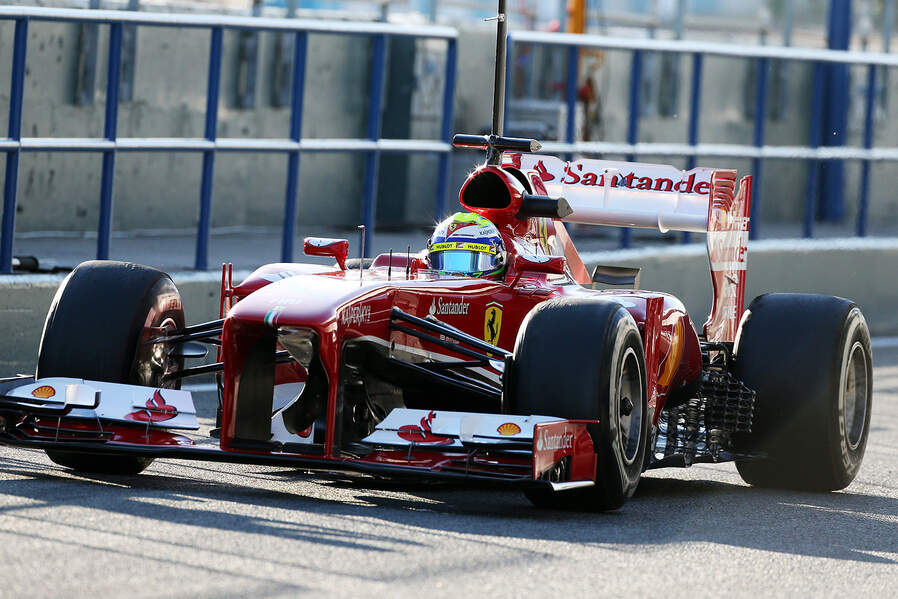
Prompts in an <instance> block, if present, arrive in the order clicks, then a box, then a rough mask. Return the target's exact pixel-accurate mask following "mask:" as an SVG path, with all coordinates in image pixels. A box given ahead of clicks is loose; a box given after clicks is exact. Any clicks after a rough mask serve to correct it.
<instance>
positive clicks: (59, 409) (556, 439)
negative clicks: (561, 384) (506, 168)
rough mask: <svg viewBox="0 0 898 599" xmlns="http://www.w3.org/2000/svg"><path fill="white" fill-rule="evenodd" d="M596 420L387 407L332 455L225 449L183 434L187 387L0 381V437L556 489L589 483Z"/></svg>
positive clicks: (189, 415)
mask: <svg viewBox="0 0 898 599" xmlns="http://www.w3.org/2000/svg"><path fill="white" fill-rule="evenodd" d="M51 393H52V395H51ZM48 395H49V397H41V396H48ZM597 424H598V422H597V421H583V420H580V421H575V420H564V419H559V418H553V417H547V416H514V415H507V414H476V413H466V412H445V411H439V412H435V411H427V410H411V409H395V410H393V411H392V412H390V414H389V415H388V416H387V417H386V418H385V419H384V420H383V421H382V422H381V423H379V424H378V426H377V428H376V430H375V431H373V432H372V433H371V434H370V435H369V436H368V437H366V438H364V439H363V440H362V441H361V442H360V443H353V444H352V447H351V449H350V450H346V451H343V452H341V453H336V454H335V455H320V454H310V453H297V452H299V451H304V449H303V448H302V446H297V445H295V444H290V445H289V446H278V445H277V444H274V449H272V450H267V451H248V450H247V451H244V450H228V451H225V450H222V449H221V448H220V447H217V446H214V445H211V444H209V443H203V442H202V441H201V440H199V439H195V438H193V437H190V436H187V435H185V434H183V433H184V431H185V429H196V428H198V426H199V425H198V422H197V420H196V411H195V409H194V407H193V400H192V397H191V396H190V393H189V392H187V391H176V390H170V389H155V388H151V387H140V386H136V385H120V384H110V383H102V382H93V381H82V380H80V379H42V380H37V381H35V380H34V379H31V378H22V379H14V380H11V381H10V380H8V381H5V382H4V381H0V444H4V445H10V446H17V447H28V448H34V449H44V450H46V449H51V450H57V451H60V450H61V451H72V452H78V453H91V454H96V455H98V456H99V455H133V456H141V457H152V458H172V459H190V460H206V461H213V462H229V463H248V464H264V465H279V466H293V467H297V468H303V469H310V470H330V471H357V472H364V473H370V474H378V475H388V476H397V477H413V478H425V479H442V480H447V479H450V480H453V479H454V480H458V479H461V480H463V481H468V482H473V483H485V484H495V485H516V486H524V487H548V488H551V489H552V490H555V491H563V490H568V489H574V488H580V487H589V486H593V485H594V484H595V473H596V451H595V447H594V444H593V433H591V429H592V430H594V427H595V426H596V425H597ZM308 449H309V450H311V449H312V448H311V447H309V448H308Z"/></svg>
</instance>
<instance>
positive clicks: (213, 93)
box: [194, 27, 223, 270]
mask: <svg viewBox="0 0 898 599" xmlns="http://www.w3.org/2000/svg"><path fill="white" fill-rule="evenodd" d="M222 35H223V31H222V28H221V27H213V28H212V30H211V39H210V40H209V75H208V81H207V87H206V131H205V133H206V140H207V141H210V142H213V143H214V142H215V138H216V135H217V132H218V93H219V90H220V88H221V38H222ZM214 177H215V149H214V148H212V149H210V150H204V151H203V175H202V182H201V183H200V216H199V222H198V223H197V230H196V260H195V262H194V268H196V270H206V269H207V268H208V266H209V231H210V229H211V228H212V183H213V179H214Z"/></svg>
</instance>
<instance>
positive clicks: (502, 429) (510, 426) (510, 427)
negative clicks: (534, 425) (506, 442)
mask: <svg viewBox="0 0 898 599" xmlns="http://www.w3.org/2000/svg"><path fill="white" fill-rule="evenodd" d="M496 432H497V433H499V434H500V435H505V436H509V435H517V434H518V433H519V432H521V427H519V426H518V425H517V424H515V423H514V422H506V423H505V424H500V425H499V428H497V429H496Z"/></svg>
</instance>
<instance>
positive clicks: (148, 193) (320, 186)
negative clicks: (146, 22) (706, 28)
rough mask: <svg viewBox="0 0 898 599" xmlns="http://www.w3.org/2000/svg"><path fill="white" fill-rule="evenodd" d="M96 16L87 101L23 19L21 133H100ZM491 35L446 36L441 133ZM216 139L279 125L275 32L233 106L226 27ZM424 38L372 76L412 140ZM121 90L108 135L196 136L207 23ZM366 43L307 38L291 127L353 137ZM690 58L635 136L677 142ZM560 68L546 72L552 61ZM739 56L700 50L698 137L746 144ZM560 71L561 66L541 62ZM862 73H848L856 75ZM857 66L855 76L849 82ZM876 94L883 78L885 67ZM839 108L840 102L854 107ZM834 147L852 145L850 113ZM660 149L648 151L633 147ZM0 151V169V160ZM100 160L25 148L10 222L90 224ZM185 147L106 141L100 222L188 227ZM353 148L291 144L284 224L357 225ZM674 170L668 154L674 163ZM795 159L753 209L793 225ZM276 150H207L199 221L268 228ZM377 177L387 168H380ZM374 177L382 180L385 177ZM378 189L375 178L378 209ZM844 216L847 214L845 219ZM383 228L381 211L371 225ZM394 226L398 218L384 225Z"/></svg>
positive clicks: (890, 198) (32, 227)
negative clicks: (294, 150)
mask: <svg viewBox="0 0 898 599" xmlns="http://www.w3.org/2000/svg"><path fill="white" fill-rule="evenodd" d="M12 31H13V28H12V25H11V23H9V22H3V23H0V56H3V57H9V56H10V55H11V45H12ZM107 35H108V33H107V30H106V29H105V28H100V44H99V46H100V47H99V59H98V64H97V78H98V81H97V91H96V95H95V103H94V104H93V105H92V106H76V105H74V104H73V103H72V98H73V95H74V73H75V67H76V59H77V48H78V43H77V40H78V27H77V26H75V25H66V24H54V23H40V22H34V23H32V24H31V27H30V30H29V40H28V43H29V54H28V64H27V69H28V79H27V85H26V91H25V101H26V106H25V112H24V122H23V133H24V135H25V136H59V137H72V136H92V137H100V136H102V132H103V115H104V108H105V107H104V90H105V81H104V79H105V50H106V37H107ZM494 41H495V37H494V34H493V33H492V32H491V31H490V30H489V29H488V28H481V29H478V30H475V31H462V32H460V39H459V76H458V85H457V90H456V107H455V115H456V118H455V123H454V124H455V130H456V131H458V132H477V131H479V130H480V129H481V128H482V127H483V126H484V125H487V124H488V123H489V121H490V111H491V107H492V60H491V57H492V55H493V44H494ZM224 43H225V56H224V60H223V68H222V75H223V80H222V101H221V105H220V122H219V131H218V133H219V136H221V137H284V136H286V134H287V128H288V124H289V110H288V109H286V108H276V107H273V106H272V105H271V102H270V96H271V86H270V83H271V78H272V67H271V65H272V59H273V56H274V47H275V35H274V34H262V38H261V44H260V54H259V58H260V61H259V65H260V68H259V77H260V78H259V81H258V84H257V91H256V106H257V107H256V108H254V109H251V110H244V109H239V108H237V107H235V87H236V83H235V76H236V75H235V74H236V65H237V34H236V33H233V32H230V33H227V34H226V35H225V40H224ZM444 47H445V46H444V45H443V44H441V43H440V42H419V43H418V44H417V45H416V57H415V59H416V69H415V81H413V82H409V81H399V82H388V84H389V85H409V84H412V85H414V86H415V92H414V94H415V96H414V99H413V101H412V109H411V114H410V115H409V116H408V118H410V119H411V126H410V130H411V132H412V136H414V137H417V138H434V137H435V136H437V135H438V130H439V119H440V115H439V100H440V99H441V92H442V88H441V85H442V75H441V74H442V66H443V63H442V60H443V56H444V53H445V50H444ZM137 48H138V53H137V63H136V79H135V89H134V100H133V101H131V102H123V103H122V104H121V106H120V117H119V135H120V136H123V137H124V136H148V137H150V136H174V137H177V136H185V137H201V136H202V135H203V127H204V110H205V104H204V96H205V88H206V68H207V62H208V33H206V32H202V31H197V30H177V29H166V28H141V29H139V32H138V41H137ZM369 48H370V40H368V39H366V38H363V37H358V38H344V37H338V36H322V35H313V36H311V37H310V45H309V57H308V69H307V72H308V76H307V83H306V92H305V111H304V120H303V136H305V137H319V138H320V137H361V136H363V135H364V132H365V126H366V122H367V112H368V111H367V105H368V83H369V73H370V56H369V54H370V52H369ZM690 65H691V61H688V60H683V61H682V64H681V77H680V79H681V82H682V84H681V85H680V87H679V91H678V94H679V106H680V111H679V113H678V114H677V115H676V116H674V117H660V116H648V117H645V118H644V119H642V122H641V126H640V140H641V141H683V140H684V139H685V138H686V130H687V121H688V118H687V114H686V110H685V109H686V107H687V106H688V93H689V89H688V87H689V86H688V84H687V82H688V80H689V76H690V68H691V66H690ZM794 67H795V68H793V69H792V70H790V76H789V78H788V79H787V81H786V84H787V90H786V95H787V97H788V98H790V100H789V111H788V112H787V113H786V114H785V115H784V117H783V118H782V119H780V120H777V121H771V122H770V123H768V143H771V144H796V145H803V144H804V143H806V139H807V125H806V121H807V118H806V113H807V96H808V93H809V89H808V88H809V70H808V68H807V67H804V66H802V65H794ZM629 68H630V62H629V56H627V55H626V54H625V53H619V52H618V53H615V52H612V53H606V54H605V55H604V60H603V62H602V65H601V67H599V68H598V70H597V71H596V72H597V73H598V76H597V81H598V83H599V91H600V94H601V97H602V101H603V108H602V123H603V138H604V139H606V140H609V141H623V140H625V138H626V121H627V118H626V115H627V96H628V89H629V86H628V78H629ZM9 69H10V61H9V60H8V59H7V60H0V116H2V115H5V114H6V113H7V110H8V102H9V98H8V87H7V84H6V83H5V82H7V81H8V79H9ZM561 72H563V69H560V71H559V73H561ZM745 73H746V66H745V64H744V63H740V62H738V61H733V60H726V59H714V58H709V59H708V60H707V61H706V64H705V76H704V84H703V113H702V114H703V115H702V120H701V139H702V140H703V141H707V142H721V143H722V142H726V143H750V142H751V137H752V124H751V122H750V121H749V120H747V119H746V118H745V115H744V113H743V96H744V95H745V89H744V85H745V81H746V77H745ZM556 75H557V79H558V80H559V81H561V77H562V75H561V74H558V73H556ZM857 75H862V73H857ZM861 80H862V77H855V85H859V84H860V83H859V82H860V81H861ZM889 85H890V88H891V90H892V91H894V90H895V87H896V85H898V78H896V77H892V78H890V79H889ZM888 99H889V102H890V104H889V106H888V109H889V110H888V111H887V112H885V113H880V120H879V121H877V123H878V124H877V143H879V144H881V145H894V140H895V139H896V138H898V125H896V124H895V121H894V120H889V119H888V118H887V117H888V114H894V113H896V111H898V93H890V94H889V95H888ZM855 113H856V111H855V112H853V113H852V114H855ZM851 122H852V123H854V126H853V129H852V131H851V134H850V135H849V141H850V143H854V144H856V143H859V136H860V129H859V127H858V126H856V125H857V118H853V119H852V121H851ZM644 159H645V160H648V161H665V160H666V159H665V158H664V157H651V156H647V157H644ZM480 160H482V157H481V156H480V154H479V153H476V152H469V151H465V152H457V153H455V155H454V159H453V177H452V182H451V185H450V208H452V207H453V206H455V205H456V204H455V203H454V202H455V200H454V197H455V193H456V192H457V189H458V187H459V186H460V185H461V183H462V181H463V180H464V176H465V174H466V173H467V172H468V171H469V170H470V169H471V168H472V167H473V166H474V165H475V164H477V162H478V161H480ZM2 162H3V161H0V175H2V170H3V168H4V165H3V164H2ZM436 162H437V161H436V160H435V158H434V157H433V156H425V155H421V156H413V157H411V158H410V162H409V164H410V166H409V168H408V171H407V174H406V175H405V176H404V177H403V178H404V180H396V181H391V182H390V185H395V186H396V188H397V189H400V188H402V189H405V190H406V193H405V195H406V196H407V201H406V205H405V208H404V210H403V211H402V213H401V214H403V215H404V216H400V217H399V219H400V220H403V221H404V222H406V223H416V224H421V223H427V222H429V221H430V220H431V218H432V215H433V208H434V204H435V197H434V194H435V192H436V188H435V172H436ZM100 164H101V158H100V156H99V155H98V154H62V153H54V154H50V153H27V154H25V155H24V156H23V158H22V162H21V171H20V177H19V181H20V184H19V213H18V215H17V231H19V232H31V231H46V230H63V231H85V230H95V228H96V223H97V210H98V198H99V181H100ZM200 164H201V158H200V156H199V155H198V154H162V153H155V154H128V153H121V154H119V156H118V158H117V165H116V188H115V210H114V228H115V229H116V230H119V231H121V230H135V229H160V228H166V229H171V228H184V229H188V228H192V227H193V226H194V225H195V222H196V218H197V205H198V197H199V191H198V187H199V180H200ZM363 164H364V163H363V158H362V157H361V156H351V155H345V154H319V155H315V154H306V155H304V156H303V159H302V166H301V191H300V210H299V220H300V222H303V223H306V224H346V223H354V222H358V220H359V218H360V214H361V208H360V207H361V195H362V177H363ZM702 164H705V165H707V166H716V167H733V168H738V169H739V170H740V172H743V173H745V172H748V170H749V168H750V163H749V161H745V160H717V161H714V162H713V163H708V162H707V161H702ZM679 166H682V162H681V163H680V164H679ZM805 169H806V165H804V164H803V163H799V162H789V161H768V162H767V164H766V170H765V177H764V182H763V192H764V200H763V210H762V220H764V221H768V222H769V221H782V220H788V221H790V222H793V223H797V222H798V219H799V218H800V215H801V214H802V211H803V207H804V190H805V179H806V175H805V173H806V170H805ZM847 172H848V183H847V186H846V201H847V204H848V210H849V214H853V211H854V209H855V207H856V202H857V196H858V192H857V189H858V175H859V168H858V166H857V165H856V164H853V163H849V166H848V169H847ZM285 174H286V158H285V157H284V156H283V155H249V154H230V153H221V154H219V155H218V157H217V159H216V177H215V200H214V208H213V226H216V227H226V226H266V227H276V226H279V225H280V224H281V219H282V213H283V202H284V178H285ZM872 174H873V177H872V189H871V204H870V214H871V223H872V224H873V226H874V228H877V230H878V231H879V232H880V233H881V232H883V231H886V232H887V231H888V230H889V229H888V228H889V227H890V226H891V227H893V228H894V225H895V224H898V198H896V197H895V194H894V192H893V186H892V185H891V182H892V181H893V180H895V177H896V175H898V167H896V166H895V165H888V164H882V165H874V167H873V169H872ZM383 176H386V177H389V176H390V175H389V174H384V175H383ZM388 188H389V186H388ZM390 201H391V194H390V193H389V190H387V191H386V192H385V193H384V194H383V195H382V196H381V198H380V202H381V204H382V205H384V204H385V203H388V202H390ZM387 212H388V211H386V210H385V211H384V213H387ZM848 222H849V224H850V222H851V219H849V221H848ZM387 224H389V223H387ZM396 224H400V223H396Z"/></svg>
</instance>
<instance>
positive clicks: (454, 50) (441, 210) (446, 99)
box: [434, 39, 507, 221]
mask: <svg viewBox="0 0 898 599" xmlns="http://www.w3.org/2000/svg"><path fill="white" fill-rule="evenodd" d="M457 62H458V46H457V45H456V41H455V40H454V39H450V40H448V47H447V48H446V78H445V83H444V86H443V120H442V123H441V124H440V139H442V140H443V141H444V142H446V143H452V118H453V114H454V112H455V72H456V68H457ZM506 97H507V96H506ZM451 166H452V149H451V148H450V149H449V151H447V152H444V153H442V154H440V156H439V167H438V169H439V170H438V172H437V189H436V194H437V205H436V211H435V214H434V218H435V219H436V220H438V221H440V220H443V216H445V214H446V206H447V204H448V202H449V197H448V196H449V172H450V167H451Z"/></svg>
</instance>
